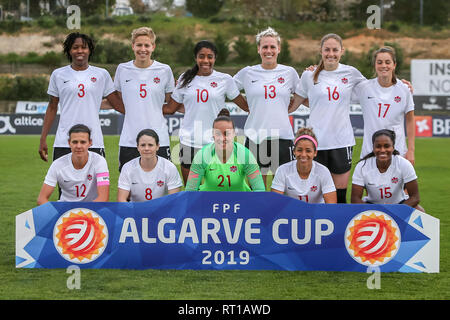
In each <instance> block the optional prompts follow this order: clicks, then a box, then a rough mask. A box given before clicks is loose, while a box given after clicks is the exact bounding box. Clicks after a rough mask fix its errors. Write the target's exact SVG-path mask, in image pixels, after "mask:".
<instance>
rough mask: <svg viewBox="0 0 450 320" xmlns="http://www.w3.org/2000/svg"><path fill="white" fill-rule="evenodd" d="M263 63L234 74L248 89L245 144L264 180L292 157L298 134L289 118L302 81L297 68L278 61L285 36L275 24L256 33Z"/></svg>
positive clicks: (241, 84)
mask: <svg viewBox="0 0 450 320" xmlns="http://www.w3.org/2000/svg"><path fill="white" fill-rule="evenodd" d="M256 44H257V50H258V54H259V56H260V57H261V64H259V65H254V66H247V67H245V68H243V69H242V70H240V71H239V72H238V73H237V74H236V75H235V76H234V77H233V78H234V81H235V82H236V85H237V86H238V88H239V90H244V91H245V95H246V98H247V101H248V105H249V110H250V113H249V115H248V118H247V121H246V122H245V126H244V132H245V136H246V140H245V146H246V147H247V148H249V149H250V150H251V151H252V152H253V154H254V155H255V157H256V160H257V161H258V165H259V166H260V167H261V171H262V174H263V180H264V183H266V177H267V175H268V172H269V170H272V173H274V172H275V171H276V169H277V168H278V166H280V165H282V164H284V163H287V162H289V161H291V160H292V139H293V138H294V134H293V132H292V126H291V123H290V121H289V115H288V110H289V103H290V98H291V95H292V94H293V93H294V90H295V87H296V86H297V84H298V82H299V77H298V74H297V72H296V71H295V69H294V68H292V67H289V66H285V65H281V64H278V62H277V59H278V55H279V53H280V52H281V50H282V48H281V39H280V36H279V34H278V33H277V32H276V31H275V30H274V29H272V28H270V27H269V28H267V29H266V30H264V31H261V32H260V33H258V34H257V35H256Z"/></svg>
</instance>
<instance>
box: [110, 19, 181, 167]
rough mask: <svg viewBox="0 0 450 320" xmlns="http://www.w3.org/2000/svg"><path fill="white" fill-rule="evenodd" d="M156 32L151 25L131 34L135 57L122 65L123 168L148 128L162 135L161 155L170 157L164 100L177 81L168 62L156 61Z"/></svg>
mask: <svg viewBox="0 0 450 320" xmlns="http://www.w3.org/2000/svg"><path fill="white" fill-rule="evenodd" d="M155 41H156V35H155V33H154V32H153V30H152V29H151V28H148V27H141V28H138V29H135V30H133V32H132V33H131V43H132V49H133V52H134V55H135V59H134V60H132V61H128V62H125V63H121V64H119V66H118V67H117V71H116V74H115V77H114V85H115V88H116V90H117V91H118V92H119V95H120V96H121V97H122V99H123V103H124V105H125V119H124V123H123V128H122V133H121V135H120V141H119V146H120V150H119V171H120V170H121V169H122V166H123V165H124V164H125V163H126V162H128V161H130V160H131V159H134V158H136V157H139V152H138V150H137V148H136V136H137V134H138V133H139V132H140V131H141V130H143V129H146V128H151V129H153V130H155V131H156V133H157V134H158V136H159V137H160V147H159V150H158V155H159V156H161V157H164V158H166V159H168V160H170V140H169V132H168V128H167V124H166V119H165V118H164V116H163V113H162V107H163V104H164V102H165V101H166V102H167V101H168V100H169V98H170V94H171V93H172V91H173V89H174V86H175V80H174V78H173V73H172V70H171V69H170V67H169V66H168V65H167V64H163V63H160V62H158V61H155V60H152V53H153V51H154V50H155V47H156V44H155Z"/></svg>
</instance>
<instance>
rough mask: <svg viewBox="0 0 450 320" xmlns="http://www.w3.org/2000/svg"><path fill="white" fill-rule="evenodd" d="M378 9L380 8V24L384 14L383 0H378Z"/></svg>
mask: <svg viewBox="0 0 450 320" xmlns="http://www.w3.org/2000/svg"><path fill="white" fill-rule="evenodd" d="M380 9H381V19H380V20H381V25H383V20H384V19H383V16H384V0H380Z"/></svg>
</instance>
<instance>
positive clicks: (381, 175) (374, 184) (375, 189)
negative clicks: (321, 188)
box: [351, 129, 424, 211]
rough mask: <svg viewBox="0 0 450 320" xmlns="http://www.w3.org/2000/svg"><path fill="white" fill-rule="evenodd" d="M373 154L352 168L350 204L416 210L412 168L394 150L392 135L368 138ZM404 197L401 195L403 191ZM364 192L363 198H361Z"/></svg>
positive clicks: (378, 133) (387, 132)
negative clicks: (408, 207)
mask: <svg viewBox="0 0 450 320" xmlns="http://www.w3.org/2000/svg"><path fill="white" fill-rule="evenodd" d="M372 144H373V151H372V152H371V153H369V154H368V155H367V156H365V157H364V158H363V159H361V160H360V161H359V162H358V164H357V165H356V168H355V171H354V173H353V181H352V198H351V201H352V203H377V204H400V203H403V204H406V205H409V206H411V207H413V208H416V209H419V210H421V211H424V210H423V208H422V207H421V206H419V201H420V197H419V188H418V184H417V176H416V172H415V170H414V167H413V166H412V164H411V163H410V162H409V161H408V160H406V159H405V158H403V157H402V156H400V155H399V152H398V151H397V150H395V149H394V145H395V132H394V131H392V130H388V129H382V130H378V131H376V132H375V133H374V134H373V136H372ZM405 188H406V191H407V192H408V194H406V193H405V192H404V189H405ZM364 189H366V191H367V197H364V198H363V193H364Z"/></svg>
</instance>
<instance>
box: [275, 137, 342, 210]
mask: <svg viewBox="0 0 450 320" xmlns="http://www.w3.org/2000/svg"><path fill="white" fill-rule="evenodd" d="M316 155H317V139H316V136H315V135H314V132H313V131H312V129H310V128H301V129H299V130H298V132H297V136H296V138H295V140H294V156H295V159H296V160H293V161H291V162H288V163H285V164H283V165H281V166H280V167H279V168H278V169H277V171H276V173H275V177H274V179H273V181H272V191H273V192H276V193H280V194H285V195H287V196H289V197H291V198H294V199H299V200H302V201H305V202H309V203H336V202H337V196H336V188H335V186H334V183H333V178H332V177H331V173H330V171H329V170H328V169H327V167H325V166H324V165H322V164H320V163H318V162H316V161H314V160H313V159H314V157H315V156H316Z"/></svg>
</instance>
